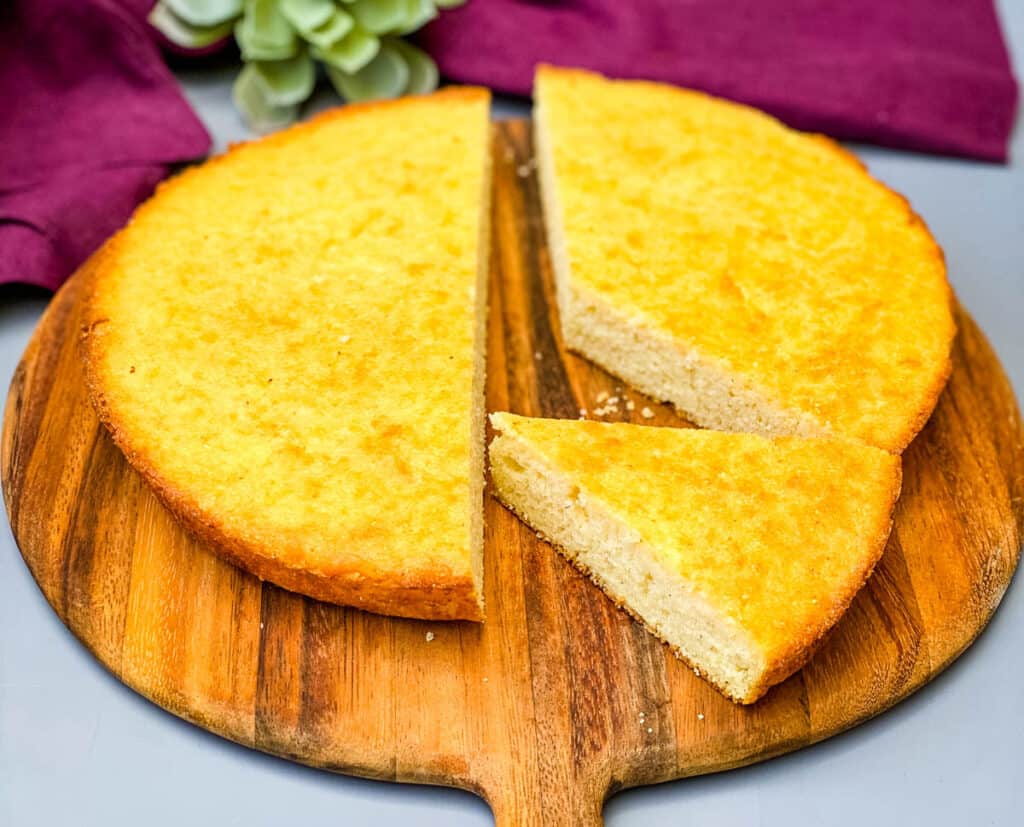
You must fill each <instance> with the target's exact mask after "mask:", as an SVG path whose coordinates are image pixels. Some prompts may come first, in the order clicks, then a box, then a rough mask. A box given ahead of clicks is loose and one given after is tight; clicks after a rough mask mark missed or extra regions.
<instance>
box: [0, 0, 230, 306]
mask: <svg viewBox="0 0 1024 827" xmlns="http://www.w3.org/2000/svg"><path fill="white" fill-rule="evenodd" d="M148 2H149V4H151V3H152V0H148ZM146 7H147V0H121V2H118V0H13V2H10V0H9V2H7V3H4V4H3V5H2V6H0V283H4V282H12V281H14V282H24V283H28V284H36V285H39V286H42V287H47V288H51V289H56V288H57V287H58V286H59V285H60V284H61V283H62V282H63V281H64V279H66V278H67V277H68V276H69V275H70V274H71V273H72V272H74V270H75V268H77V267H78V265H79V264H81V263H82V262H83V261H84V260H85V259H86V258H87V257H88V256H89V254H90V253H92V252H93V250H95V249H96V248H97V247H98V246H99V245H100V244H101V243H102V242H103V241H104V240H105V239H106V238H107V237H108V236H109V235H111V234H112V233H113V232H114V231H115V230H117V229H118V228H119V227H121V226H122V225H123V224H124V223H125V221H126V220H127V219H128V217H129V216H130V215H131V213H132V210H134V209H135V206H136V205H137V204H138V203H139V202H140V201H141V200H142V199H144V198H146V197H147V196H148V195H149V194H150V193H151V192H152V191H153V188H154V187H155V186H156V184H157V182H158V181H160V179H161V178H163V177H164V176H166V175H167V174H168V173H169V172H170V170H171V169H172V168H173V166H174V165H175V164H177V163H180V162H183V161H187V160H191V159H193V158H197V157H201V156H203V155H205V154H206V153H207V152H208V150H209V147H210V137H209V135H208V134H207V132H206V130H205V129H204V127H203V125H202V124H201V123H200V122H199V120H198V119H197V118H196V116H195V114H194V113H193V112H192V110H191V108H190V107H189V105H188V103H187V102H186V101H185V99H184V98H183V97H182V94H181V92H180V90H179V88H178V84H177V81H176V80H175V79H174V76H173V75H172V74H171V73H170V71H169V70H168V69H167V66H166V65H165V63H164V59H163V57H162V56H161V54H160V50H159V48H158V46H157V45H156V44H155V43H154V41H153V39H152V37H151V35H150V32H149V31H148V27H147V26H146V24H145V20H144V10H145V9H146Z"/></svg>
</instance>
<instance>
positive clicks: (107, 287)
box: [84, 89, 490, 620]
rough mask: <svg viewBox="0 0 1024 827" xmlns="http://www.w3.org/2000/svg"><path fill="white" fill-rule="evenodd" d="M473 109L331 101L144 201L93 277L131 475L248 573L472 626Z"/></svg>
mask: <svg viewBox="0 0 1024 827" xmlns="http://www.w3.org/2000/svg"><path fill="white" fill-rule="evenodd" d="M489 144H490V124H489V96H488V93H487V92H486V91H484V90H481V89H449V90H446V91H443V92H439V93H437V94H434V95H431V96H427V97H420V98H407V99H403V100H400V101H397V102H389V103H375V104H370V105H363V106H349V107H345V108H343V109H339V110H337V111H334V112H330V113H327V114H325V115H323V116H321V117H319V118H316V119H314V120H313V121H311V122H309V123H306V124H303V125H300V126H297V127H294V128H292V129H289V130H287V131H285V132H281V133H279V134H276V135H274V136H272V137H269V138H266V139H264V140H261V141H258V142H255V143H250V144H245V145H243V146H240V147H236V148H234V149H232V150H231V151H230V152H228V153H227V155H225V156H224V157H221V158H216V159H214V160H212V161H210V162H209V163H207V164H205V165H203V166H201V167H199V168H196V169H192V170H190V171H188V172H186V173H184V174H183V175H180V176H178V177H177V178H175V179H174V180H172V181H170V182H169V183H167V184H165V185H164V186H163V187H161V188H160V190H159V191H158V193H157V194H156V195H155V196H154V197H153V198H152V199H151V200H150V201H149V202H147V203H146V204H145V205H144V206H142V207H141V208H140V209H139V210H138V212H137V213H136V214H135V216H134V217H133V219H132V220H131V222H130V224H129V225H128V226H127V227H126V228H125V229H124V230H123V231H122V232H121V233H120V234H119V235H117V236H116V237H115V238H114V239H113V240H112V241H111V242H110V243H109V244H108V245H107V246H106V247H105V248H104V249H103V251H102V252H101V253H100V254H99V255H98V256H97V257H96V258H95V259H94V260H93V261H92V263H91V264H90V267H89V270H90V273H91V275H90V276H89V277H90V278H91V280H92V284H91V295H90V298H89V299H88V307H87V310H86V314H87V325H86V331H85V336H84V357H85V364H86V368H87V376H88V383H89V388H90V392H91V396H92V399H93V401H94V403H95V406H96V409H97V411H98V412H99V415H100V417H101V419H102V420H103V422H104V423H105V424H106V425H107V427H108V428H109V429H110V431H111V433H112V434H113V436H114V439H115V440H116V442H117V444H118V445H119V446H120V447H121V448H122V450H123V451H124V453H125V455H126V456H127V458H128V460H129V462H131V464H132V465H134V466H135V467H136V468H137V469H138V470H139V471H140V472H141V473H142V475H143V477H144V478H145V479H146V481H147V482H148V483H149V484H150V485H151V486H152V487H153V488H154V489H155V490H156V492H157V493H158V494H159V496H160V497H161V499H162V500H163V501H164V503H166V505H167V506H168V507H169V508H170V509H171V510H172V511H173V512H174V514H176V515H177V516H178V517H179V518H180V519H181V520H182V521H183V522H184V523H185V525H186V526H188V527H189V528H190V529H192V530H193V531H194V532H195V533H196V534H197V535H199V536H200V537H201V538H203V539H205V540H207V541H208V542H209V543H210V545H211V546H212V547H213V549H214V550H216V551H217V552H219V553H220V554H222V555H224V556H226V557H227V558H229V559H230V560H232V561H234V562H235V563H237V564H239V565H241V566H242V567H244V568H246V569H248V570H249V571H251V572H253V573H254V574H256V575H258V576H259V577H261V578H265V579H267V580H270V581H273V582H274V583H277V584H278V585H281V586H283V587H285V588H288V589H293V590H295V591H299V592H304V593H306V594H308V595H311V596H312V597H315V598H318V599H321V600H327V601H333V602H336V603H343V604H351V605H353V606H358V607H361V608H364V609H368V610H372V611H374V612H381V613H386V614H395V615H404V616H410V617H422V618H437V619H451V618H465V619H471V620H480V619H481V618H482V616H483V592H482V587H481V579H482V569H483V566H482V561H481V550H482V548H481V547H482V485H483V440H484V434H483V425H484V421H483V415H484V414H483V374H484V359H483V356H484V354H483V350H484V323H485V303H486V285H487V282H486V270H487V268H486V258H487V251H488V242H487V234H488V216H489V203H490V199H489V159H490V151H489V150H490V146H489Z"/></svg>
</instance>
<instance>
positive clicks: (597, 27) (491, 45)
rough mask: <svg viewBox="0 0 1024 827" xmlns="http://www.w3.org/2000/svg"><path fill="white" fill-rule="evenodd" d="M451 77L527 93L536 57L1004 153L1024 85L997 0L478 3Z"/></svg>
mask: <svg viewBox="0 0 1024 827" xmlns="http://www.w3.org/2000/svg"><path fill="white" fill-rule="evenodd" d="M422 43H423V44H424V45H425V46H426V48H427V49H428V50H429V51H430V52H431V54H433V55H434V57H435V58H436V59H437V62H438V64H439V66H440V68H441V71H442V73H443V74H445V75H446V76H447V77H449V78H452V79H454V80H458V81H462V82H470V83H481V84H485V85H487V86H491V87H492V88H495V89H498V90H501V91H505V92H511V93H514V94H528V93H529V91H530V86H531V83H532V78H533V71H534V67H535V65H536V64H537V63H538V62H548V63H554V64H557V65H562V66H581V67H586V68H590V69H596V70H598V71H601V72H604V73H606V74H609V75H612V76H615V77H626V78H650V79H653V80H661V81H667V82H670V83H676V84H679V85H682V86H690V87H694V88H697V89H703V90H705V91H708V92H711V93H712V94H715V95H721V96H723V97H727V98H732V99H734V100H738V101H742V102H744V103H749V104H751V105H753V106H756V107H758V108H760V109H764V110H767V111H768V112H771V113H773V114H775V115H776V116H778V117H779V118H781V119H782V120H784V121H786V122H787V123H789V124H791V125H792V126H795V127H797V128H798V129H806V130H814V131H818V132H825V133H828V134H830V135H833V136H835V137H838V138H844V139H849V140H857V141H868V142H871V143H877V144H883V145H887V146H894V147H901V148H905V149H916V150H923V151H926V152H936V153H942V154H949V155H961V156H967V157H972V158H981V159H984V160H989V161H1005V160H1006V157H1007V142H1008V139H1009V135H1010V132H1011V129H1012V127H1013V120H1014V112H1015V106H1016V100H1017V85H1016V82H1015V81H1014V78H1013V74H1012V70H1011V68H1010V61H1009V56H1008V54H1007V50H1006V46H1005V44H1004V42H1003V37H1002V34H1001V32H1000V29H999V21H998V18H997V16H996V12H995V9H994V7H993V5H992V0H731V1H730V2H722V0H634V2H629V3H623V2H621V0H547V1H546V2H541V1H540V0H470V2H469V3H468V4H467V5H465V6H463V7H461V8H458V9H453V10H452V11H448V12H445V13H443V14H442V15H441V16H440V18H438V19H437V20H436V21H435V22H434V23H432V24H431V25H430V26H429V27H428V29H427V30H426V31H425V32H424V33H423V35H422Z"/></svg>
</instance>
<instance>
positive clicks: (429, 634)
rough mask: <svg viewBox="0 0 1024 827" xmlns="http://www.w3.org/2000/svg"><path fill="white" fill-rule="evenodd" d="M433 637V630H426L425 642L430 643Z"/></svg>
mask: <svg viewBox="0 0 1024 827" xmlns="http://www.w3.org/2000/svg"><path fill="white" fill-rule="evenodd" d="M433 639H434V633H433V632H427V643H430V641H432V640H433Z"/></svg>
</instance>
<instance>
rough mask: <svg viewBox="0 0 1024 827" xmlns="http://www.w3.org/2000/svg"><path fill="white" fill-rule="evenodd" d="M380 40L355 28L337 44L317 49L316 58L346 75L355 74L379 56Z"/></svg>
mask: <svg viewBox="0 0 1024 827" xmlns="http://www.w3.org/2000/svg"><path fill="white" fill-rule="evenodd" d="M379 50H380V39H379V38H378V37H377V36H376V35H373V34H370V33H369V32H367V31H366V30H365V29H362V28H360V27H359V26H355V27H353V29H352V31H350V32H349V33H348V34H347V35H345V36H344V37H343V38H342V39H341V40H339V41H338V42H337V43H334V44H332V45H331V46H329V47H328V48H326V49H315V50H314V56H315V57H318V58H319V59H320V60H322V61H323V62H324V63H326V64H327V68H328V70H330V69H331V68H333V69H336V70H337V71H339V72H342V73H343V74H346V75H351V74H354V73H355V72H358V71H359V70H360V69H362V68H363V67H365V66H366V65H367V64H368V63H369V62H370V61H371V60H373V59H374V58H375V57H376V56H377V52H378V51H379Z"/></svg>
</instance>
